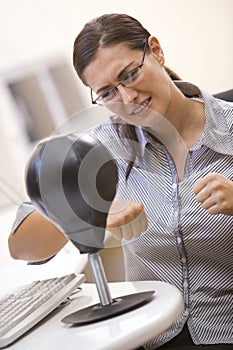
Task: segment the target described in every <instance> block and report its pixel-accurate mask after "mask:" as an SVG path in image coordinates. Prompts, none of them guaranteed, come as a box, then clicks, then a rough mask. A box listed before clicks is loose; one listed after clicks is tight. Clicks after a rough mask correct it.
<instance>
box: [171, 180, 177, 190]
mask: <svg viewBox="0 0 233 350" xmlns="http://www.w3.org/2000/svg"><path fill="white" fill-rule="evenodd" d="M172 188H174V190H175V189H176V188H177V184H176V183H175V182H174V183H173V184H172Z"/></svg>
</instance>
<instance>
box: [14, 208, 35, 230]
mask: <svg viewBox="0 0 233 350" xmlns="http://www.w3.org/2000/svg"><path fill="white" fill-rule="evenodd" d="M35 210H36V209H35V207H34V206H33V204H32V203H31V202H22V203H21V204H20V205H19V207H18V210H17V213H16V218H15V221H14V223H13V226H12V229H11V232H12V233H15V231H16V230H17V228H18V227H19V226H20V224H21V223H22V222H23V221H24V220H25V219H26V217H27V216H28V215H29V214H31V213H32V212H33V211H35Z"/></svg>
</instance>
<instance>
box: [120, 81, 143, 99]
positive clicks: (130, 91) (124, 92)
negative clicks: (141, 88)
mask: <svg viewBox="0 0 233 350" xmlns="http://www.w3.org/2000/svg"><path fill="white" fill-rule="evenodd" d="M118 93H120V95H121V97H122V100H123V102H124V103H133V102H134V101H135V99H136V98H137V96H138V92H137V90H135V89H134V88H132V87H126V86H123V85H121V84H119V85H118Z"/></svg>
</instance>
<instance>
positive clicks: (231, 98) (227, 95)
mask: <svg viewBox="0 0 233 350" xmlns="http://www.w3.org/2000/svg"><path fill="white" fill-rule="evenodd" d="M213 96H214V97H216V98H219V99H221V100H224V101H227V102H233V89H230V90H227V91H223V92H219V93H217V94H214V95H213Z"/></svg>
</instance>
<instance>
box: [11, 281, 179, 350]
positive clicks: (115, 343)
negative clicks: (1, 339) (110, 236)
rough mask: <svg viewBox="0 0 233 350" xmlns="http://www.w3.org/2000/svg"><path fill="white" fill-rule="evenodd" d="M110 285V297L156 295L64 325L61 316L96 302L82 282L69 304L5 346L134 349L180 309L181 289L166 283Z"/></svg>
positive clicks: (92, 286) (36, 349)
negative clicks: (97, 318)
mask: <svg viewBox="0 0 233 350" xmlns="http://www.w3.org/2000/svg"><path fill="white" fill-rule="evenodd" d="M8 279H9V276H8ZM34 279H35V276H34ZM109 287H110V291H111V295H112V297H113V298H114V297H117V296H122V295H127V294H131V293H135V292H139V291H147V290H149V291H150V290H155V296H154V298H153V300H152V301H150V302H149V303H148V304H146V305H144V306H141V307H139V308H137V309H135V310H133V311H130V312H127V313H125V314H122V315H120V316H117V317H114V318H110V319H108V320H105V321H101V322H98V323H93V324H91V325H86V326H79V327H72V326H68V325H65V324H63V323H62V322H61V319H62V318H63V317H64V316H66V315H68V314H70V313H72V312H74V311H76V310H78V309H80V308H83V307H86V306H89V305H91V304H95V303H98V302H99V298H98V294H97V291H96V287H95V284H88V283H84V284H82V291H81V292H78V293H76V294H75V295H74V296H72V300H71V303H70V304H68V305H66V306H64V307H61V308H59V309H57V310H56V311H54V312H53V313H52V314H50V315H49V316H48V317H47V318H46V319H44V320H43V321H41V322H40V323H39V324H38V325H37V326H35V327H34V328H33V329H32V330H30V331H29V332H28V333H27V334H25V335H24V336H22V337H21V338H20V339H19V340H17V341H16V342H15V343H14V344H12V345H10V346H8V347H7V349H9V350H32V349H33V350H42V349H43V350H64V349H67V350H72V349H74V350H79V349H80V350H83V349H87V350H119V349H120V350H130V349H135V348H137V347H139V346H140V345H141V344H143V343H144V342H146V341H148V340H149V339H151V338H153V337H154V336H156V335H159V334H160V333H161V332H163V331H165V330H166V329H167V328H168V327H170V326H171V325H172V323H173V322H174V321H175V320H176V319H177V318H178V317H179V315H180V314H181V312H182V310H183V299H182V296H181V294H180V292H179V291H178V290H177V289H176V288H175V287H173V286H171V285H169V284H167V283H163V282H154V281H153V282H152V281H150V282H120V283H110V284H109Z"/></svg>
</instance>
